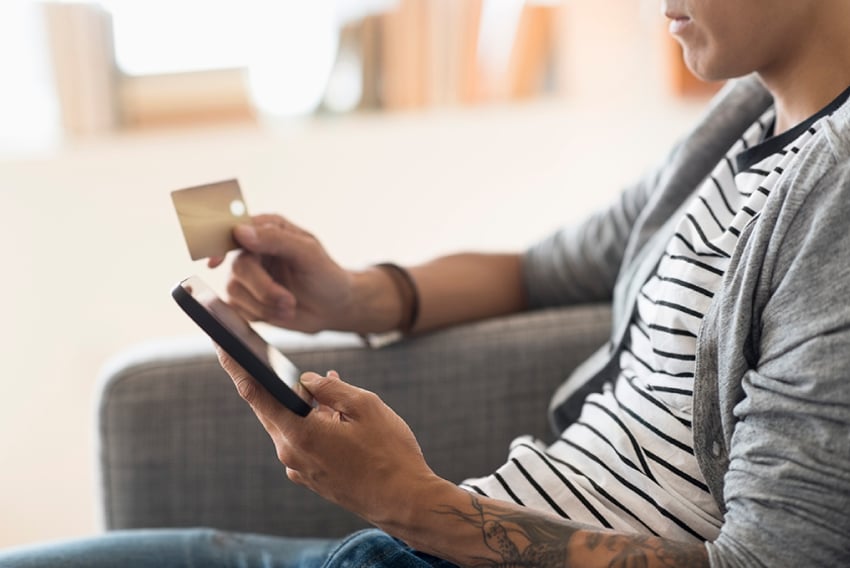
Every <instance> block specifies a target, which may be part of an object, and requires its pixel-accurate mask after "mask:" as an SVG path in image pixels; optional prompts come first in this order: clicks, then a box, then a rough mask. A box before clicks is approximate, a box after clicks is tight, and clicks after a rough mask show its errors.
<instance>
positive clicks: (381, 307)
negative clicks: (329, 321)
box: [347, 266, 402, 334]
mask: <svg viewBox="0 0 850 568" xmlns="http://www.w3.org/2000/svg"><path fill="white" fill-rule="evenodd" d="M351 290H352V293H351V296H350V300H349V301H350V302H351V306H350V309H349V313H350V316H349V318H348V319H349V325H348V326H347V327H348V329H349V330H350V331H354V332H356V333H360V334H368V333H384V332H389V331H394V330H395V326H396V325H397V324H398V321H399V318H400V314H401V310H402V306H401V300H400V298H399V297H398V294H397V293H396V291H395V289H394V287H393V284H392V281H391V280H390V278H389V277H388V276H387V275H386V274H385V273H384V271H383V270H382V269H380V268H377V267H375V266H370V267H368V268H366V269H364V270H360V271H357V272H353V273H352V274H351Z"/></svg>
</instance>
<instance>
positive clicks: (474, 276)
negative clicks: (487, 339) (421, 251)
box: [410, 253, 526, 331]
mask: <svg viewBox="0 0 850 568" xmlns="http://www.w3.org/2000/svg"><path fill="white" fill-rule="evenodd" d="M410 273H411V274H412V275H413V278H414V280H415V281H416V286H417V289H418V290H419V301H420V313H419V320H418V323H417V325H416V327H415V331H428V330H432V329H436V328H440V327H445V326H449V325H452V324H457V323H463V322H467V321H473V320H478V319H484V318H488V317H494V316H499V315H505V314H509V313H513V312H517V311H520V310H522V309H524V308H525V304H526V300H525V290H524V289H523V284H522V274H521V263H520V256H519V255H518V254H479V253H466V254H457V255H452V256H445V257H441V258H438V259H435V260H433V261H431V262H428V263H426V264H422V265H420V266H416V267H413V268H411V269H410Z"/></svg>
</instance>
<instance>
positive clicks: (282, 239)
mask: <svg viewBox="0 0 850 568" xmlns="http://www.w3.org/2000/svg"><path fill="white" fill-rule="evenodd" d="M233 238H234V239H236V242H238V243H239V244H240V245H241V246H242V248H244V249H245V250H247V251H249V252H252V253H255V254H260V255H268V256H279V257H282V258H286V259H289V260H293V259H295V257H296V256H298V255H300V254H301V253H302V252H304V251H303V249H304V239H303V235H302V232H301V231H298V230H296V229H295V227H294V226H293V227H291V228H290V226H288V225H285V224H281V223H273V222H270V221H260V222H255V223H254V224H243V225H237V226H236V228H234V229H233Z"/></svg>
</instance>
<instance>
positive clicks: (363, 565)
mask: <svg viewBox="0 0 850 568" xmlns="http://www.w3.org/2000/svg"><path fill="white" fill-rule="evenodd" d="M409 553H410V549H409V548H408V547H407V545H405V544H404V543H402V542H401V541H399V540H397V539H395V538H393V537H391V536H390V535H388V534H387V533H385V532H383V531H380V530H378V529H366V530H363V531H360V532H357V533H354V534H353V535H351V536H350V537H348V538H347V539H345V540H344V541H342V543H341V544H340V545H339V546H338V547H337V548H336V549H335V550H334V551H333V552H332V553H331V555H330V557H328V560H327V562H326V563H325V564H324V567H323V568H349V567H350V568H355V567H356V568H378V567H380V566H407V565H408V564H405V563H404V561H403V560H402V558H403V557H404V556H407V555H409Z"/></svg>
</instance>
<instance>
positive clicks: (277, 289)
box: [227, 254, 295, 321]
mask: <svg viewBox="0 0 850 568" xmlns="http://www.w3.org/2000/svg"><path fill="white" fill-rule="evenodd" d="M231 270H232V272H233V277H232V278H231V279H230V282H228V285H227V293H228V296H229V297H230V302H231V303H232V304H235V305H237V306H238V307H239V308H240V309H241V310H243V311H244V312H245V313H247V314H250V315H251V316H253V319H257V320H266V321H277V320H281V319H287V318H289V317H291V316H292V313H293V312H294V310H295V296H293V295H292V293H291V292H290V291H289V290H287V289H286V288H284V287H283V286H281V285H280V284H278V283H277V281H275V279H274V278H272V275H271V274H269V273H268V271H266V269H265V268H264V267H263V264H262V259H261V258H259V257H257V256H256V255H253V254H240V255H239V256H237V257H236V259H235V260H234V261H233V266H232V268H231Z"/></svg>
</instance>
